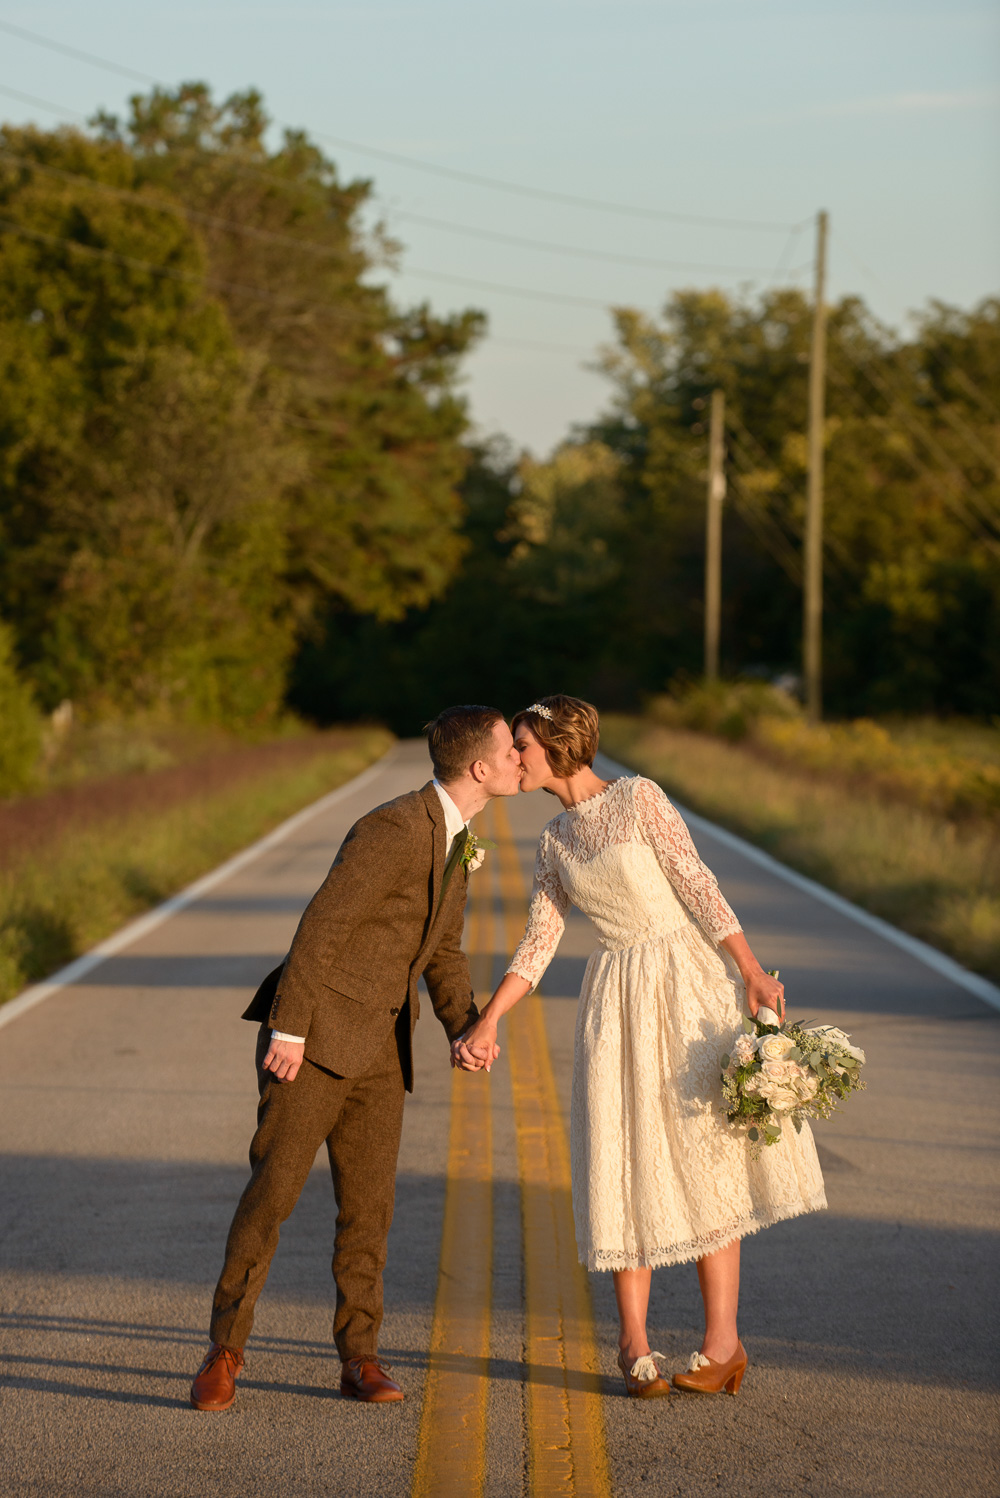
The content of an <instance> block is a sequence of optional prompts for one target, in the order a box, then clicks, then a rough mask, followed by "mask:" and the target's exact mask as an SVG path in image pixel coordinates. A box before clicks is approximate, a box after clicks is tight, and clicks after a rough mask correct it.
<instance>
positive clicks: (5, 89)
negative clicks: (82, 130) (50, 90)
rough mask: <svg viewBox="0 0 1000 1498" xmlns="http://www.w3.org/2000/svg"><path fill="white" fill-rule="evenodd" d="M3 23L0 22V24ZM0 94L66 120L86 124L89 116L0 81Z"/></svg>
mask: <svg viewBox="0 0 1000 1498" xmlns="http://www.w3.org/2000/svg"><path fill="white" fill-rule="evenodd" d="M2 24H3V23H2V22H0V25H2ZM0 94H7V95H8V96H9V97H10V98H11V99H17V100H18V101H19V102H20V103H22V104H33V105H35V106H36V108H38V109H45V110H48V112H49V113H50V114H61V115H65V117H66V118H67V119H68V120H83V122H84V123H85V124H86V123H88V121H89V116H88V115H85V114H84V113H83V111H82V110H79V109H67V107H66V105H65V104H53V103H52V100H51V99H41V98H39V96H38V94H26V93H25V92H24V90H23V89H22V88H11V87H10V85H9V84H7V83H0Z"/></svg>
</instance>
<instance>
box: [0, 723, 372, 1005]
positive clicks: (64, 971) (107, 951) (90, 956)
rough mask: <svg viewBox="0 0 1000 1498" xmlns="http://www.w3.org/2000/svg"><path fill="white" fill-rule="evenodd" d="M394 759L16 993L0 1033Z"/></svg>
mask: <svg viewBox="0 0 1000 1498" xmlns="http://www.w3.org/2000/svg"><path fill="white" fill-rule="evenodd" d="M395 753H396V745H393V747H392V748H391V749H389V750H388V751H387V752H386V753H385V754H383V755H382V757H381V759H377V760H376V761H375V763H374V764H373V765H369V766H368V769H367V770H362V771H361V773H360V775H355V776H354V778H353V780H348V781H346V782H345V784H344V785H339V786H338V787H337V789H336V790H335V791H329V792H328V793H327V794H326V795H325V796H321V797H320V799H319V800H318V801H313V802H312V804H311V805H309V806H305V807H303V809H302V810H301V811H297V812H296V813H295V815H294V816H292V817H289V818H288V819H287V821H284V822H281V823H279V825H278V826H277V827H275V828H273V829H272V831H271V832H269V833H267V835H266V836H265V837H262V838H259V839H258V841H257V842H255V843H251V844H250V846H249V848H244V849H243V851H242V853H237V854H235V855H234V856H233V857H232V858H230V859H227V860H226V862H225V863H223V864H220V865H219V867H218V868H217V869H213V870H212V872H211V873H210V874H203V875H202V877H201V878H200V879H196V880H195V881H194V883H193V884H189V885H188V886H187V888H186V889H182V890H180V891H178V893H177V894H176V895H171V896H170V899H169V900H164V901H163V903H162V905H157V906H155V907H154V909H152V910H149V911H147V912H146V914H145V915H140V916H137V917H136V919H135V920H134V921H129V923H128V925H127V926H122V928H121V930H120V931H116V932H115V934H114V936H109V937H108V938H107V939H106V940H105V941H102V942H98V944H97V946H96V947H91V949H90V951H89V952H84V954H83V955H82V957H77V958H76V959H75V960H74V961H73V962H70V963H67V965H66V966H65V967H61V968H60V969H59V971H58V972H56V973H53V974H52V976H51V978H46V979H45V980H44V982H42V983H33V984H32V985H31V987H30V988H26V989H24V990H23V992H21V993H19V994H18V996H17V998H15V999H8V1001H7V1003H6V1004H0V1029H2V1028H3V1026H4V1025H9V1024H10V1022H11V1020H15V1019H17V1018H18V1017H19V1016H20V1015H22V1014H24V1013H26V1011H27V1010H29V1009H34V1007H35V1005H36V1004H40V1003H41V1002H42V1000H43V999H48V998H50V997H51V996H52V994H54V993H58V991H59V989H61V988H65V987H66V986H67V985H68V984H70V983H79V981H80V979H81V978H84V977H86V975H87V974H88V973H90V972H93V970H94V968H95V967H99V966H100V964H101V963H102V962H103V961H104V960H105V958H107V957H113V956H114V954H115V953H116V952H120V951H121V950H122V948H123V947H128V946H131V944H132V943H133V942H134V941H138V940H139V938H140V937H141V936H148V935H149V933H150V931H155V930H156V928H157V926H162V925H163V923H164V921H169V919H170V917H171V916H173V915H176V914H177V912H178V911H180V910H183V909H184V908H185V907H186V906H188V905H193V904H194V902H195V900H199V899H201V896H202V895H204V894H206V893H207V892H208V890H210V889H214V888H215V886H216V885H217V884H221V883H222V882H223V881H224V880H226V879H228V878H229V877H230V875H232V874H236V873H238V872H239V870H240V869H243V868H245V867H246V865H247V864H248V863H253V861H254V859H255V858H259V857H260V855H261V854H262V853H266V852H267V851H268V849H269V848H273V847H274V846H275V844H276V843H280V842H282V841H283V840H284V839H285V838H286V837H288V836H289V834H290V833H292V832H295V831H296V829H297V828H299V827H301V826H302V825H303V823H304V822H308V821H309V820H310V819H311V818H312V817H316V816H319V814H320V813H321V812H324V811H326V810H327V808H328V807H330V806H333V805H334V804H335V803H336V802H337V801H341V800H342V799H343V798H344V797H345V796H350V795H353V793H354V792H355V791H359V790H361V788H362V787H363V786H365V785H367V784H368V783H369V782H370V781H371V780H374V778H375V776H376V775H378V774H380V773H381V771H382V770H384V769H385V766H386V763H387V761H388V760H390V759H391V758H392V757H393V755H394V754H395Z"/></svg>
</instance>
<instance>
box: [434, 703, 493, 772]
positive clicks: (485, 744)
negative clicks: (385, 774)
mask: <svg viewBox="0 0 1000 1498" xmlns="http://www.w3.org/2000/svg"><path fill="white" fill-rule="evenodd" d="M503 721H504V716H503V713H502V712H501V711H500V709H499V708H498V707H483V705H482V703H478V702H472V703H470V702H466V703H463V704H462V705H461V706H460V707H446V708H445V709H444V712H441V713H438V715H437V717H436V718H435V719H434V720H433V722H431V723H428V724H427V729H426V732H427V747H428V748H429V749H430V751H431V763H432V765H433V766H434V774H435V775H436V776H437V778H438V780H440V781H441V783H442V784H443V785H447V784H448V782H449V781H453V780H461V778H462V776H463V775H464V774H465V772H466V770H467V769H468V768H469V766H470V765H471V764H473V763H474V761H475V760H477V759H490V758H491V757H492V754H493V749H494V744H493V729H494V727H495V725H496V724H497V723H502V722H503Z"/></svg>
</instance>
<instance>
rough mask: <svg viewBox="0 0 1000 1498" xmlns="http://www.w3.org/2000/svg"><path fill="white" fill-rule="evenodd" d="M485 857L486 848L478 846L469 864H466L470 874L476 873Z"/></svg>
mask: <svg viewBox="0 0 1000 1498" xmlns="http://www.w3.org/2000/svg"><path fill="white" fill-rule="evenodd" d="M485 857H486V850H485V848H477V849H476V851H475V853H473V855H472V857H471V858H470V859H469V862H468V864H467V865H466V867H467V868H468V870H469V873H470V874H474V873H475V872H476V870H477V869H478V868H479V865H480V864H481V863H482V861H483V859H484V858H485Z"/></svg>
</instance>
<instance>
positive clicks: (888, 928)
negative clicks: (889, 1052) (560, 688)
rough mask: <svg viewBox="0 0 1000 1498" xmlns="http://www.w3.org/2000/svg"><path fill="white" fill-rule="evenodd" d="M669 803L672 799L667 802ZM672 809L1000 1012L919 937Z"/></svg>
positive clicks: (990, 991)
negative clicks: (901, 929)
mask: <svg viewBox="0 0 1000 1498" xmlns="http://www.w3.org/2000/svg"><path fill="white" fill-rule="evenodd" d="M603 758H604V760H605V761H606V763H607V764H609V765H611V766H612V767H613V768H614V769H615V770H616V771H621V773H622V774H624V775H634V774H635V773H636V771H635V770H630V769H629V768H628V767H627V766H626V765H623V764H620V763H619V762H618V760H614V759H609V758H608V756H607V755H606V754H605V755H604V756H603ZM670 799H671V800H672V801H673V797H671V798H670ZM674 805H675V806H676V807H677V810H678V811H679V812H680V814H681V816H682V817H683V818H684V820H685V821H686V822H687V823H688V825H689V826H690V827H691V828H692V830H694V831H701V832H707V833H709V834H710V835H711V836H712V837H714V838H718V840H719V842H720V843H724V844H725V846H726V847H727V848H732V849H733V850H734V851H735V852H737V853H742V854H743V856H744V858H748V859H749V860H750V861H751V863H756V864H759V865H760V867H761V868H762V869H767V871H768V873H769V874H776V875H777V877H778V878H779V879H784V881H785V883H786V884H792V885H794V886H795V888H796V889H800V890H802V891H803V892H804V893H805V894H807V895H812V896H813V898H814V899H816V900H820V901H822V903H823V904H824V905H829V906H830V908H831V909H832V910H836V911H838V912H839V913H840V914H841V915H846V916H847V917H848V918H849V919H850V920H852V921H856V922H857V924H858V925H859V926H867V928H868V930H869V931H874V932H875V934H876V936H881V937H882V938H883V939H884V940H885V941H889V942H892V944H893V945H894V946H897V947H901V948H902V950H903V951H904V952H908V953H909V955H910V956H911V957H915V958H916V959H917V961H918V962H922V963H923V964H924V966H925V967H929V968H933V970H934V971H935V972H936V973H940V975H941V976H942V977H943V978H947V979H948V980H949V982H951V983H954V984H955V985H956V986H957V987H958V988H964V989H965V991H966V993H971V994H974V995H975V996H976V998H977V999H981V1000H982V1001H983V1003H984V1004H989V1005H990V1006H991V1007H992V1008H993V1009H1000V988H998V987H997V985H996V984H995V983H991V982H990V980H989V979H988V978H983V977H981V976H980V975H979V973H970V972H969V969H968V968H965V967H962V965H961V963H959V962H956V961H955V960H954V958H952V957H946V956H945V954H944V952H939V951H938V950H937V948H936V947H932V946H930V945H929V944H928V943H927V942H925V941H921V940H920V939H919V937H916V936H910V935H908V934H907V932H905V931H900V930H899V928H898V927H897V926H892V925H890V924H889V922H888V921H883V920H882V919H881V917H880V916H877V915H872V914H871V912H870V911H867V910H863V909H862V908H861V906H860V905H855V904H853V903H852V902H851V901H850V900H845V899H844V897H843V895H837V894H834V892H833V890H832V889H827V888H826V886H825V885H822V884H817V883H816V881H815V879H808V878H807V877H806V876H805V874H798V873H796V871H795V870H794V869H790V868H789V867H788V866H787V864H783V863H779V862H778V860H777V859H776V858H772V857H771V855H770V853H765V852H764V850H763V849H762V848H756V847H754V845H753V843H748V842H747V841H746V839H745V838H742V837H737V836H736V834H735V833H734V832H727V831H726V829H725V827H720V826H718V824H717V823H715V822H710V821H709V820H708V819H707V817H700V816H699V815H698V813H697V812H694V811H691V810H689V808H688V807H686V806H684V805H683V804H682V803H681V802H680V801H674Z"/></svg>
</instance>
